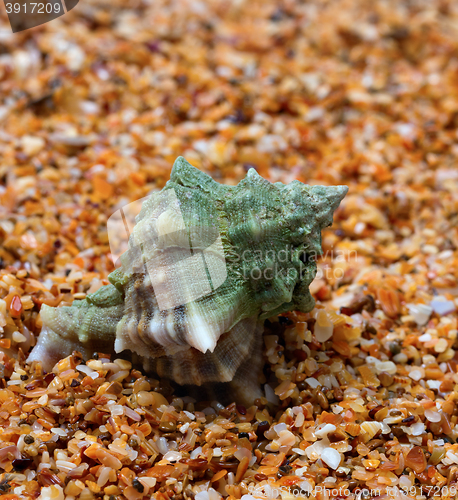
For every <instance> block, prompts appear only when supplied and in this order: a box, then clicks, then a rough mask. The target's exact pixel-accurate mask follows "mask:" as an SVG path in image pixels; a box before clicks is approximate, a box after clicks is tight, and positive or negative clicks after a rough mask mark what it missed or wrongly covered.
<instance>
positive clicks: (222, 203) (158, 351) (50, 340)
mask: <svg viewBox="0 0 458 500" xmlns="http://www.w3.org/2000/svg"><path fill="white" fill-rule="evenodd" d="M347 191H348V188H347V187H346V186H332V187H324V186H308V185H305V184H302V183H301V182H298V181H293V182H291V183H290V184H288V185H284V184H282V183H280V182H276V183H270V182H269V181H267V180H266V179H263V178H262V177H261V176H259V175H258V173H257V172H256V171H255V170H254V169H250V170H249V172H248V174H247V176H246V177H245V179H243V180H242V181H240V182H239V184H237V185H236V186H227V185H222V184H219V183H218V182H216V181H214V180H213V179H212V178H211V177H210V176H208V175H207V174H205V173H203V172H201V171H199V170H198V169H196V168H194V167H193V166H192V165H190V164H189V163H188V162H187V161H186V160H185V159H184V158H181V157H180V158H178V159H177V160H176V161H175V164H174V166H173V169H172V173H171V177H170V181H168V182H167V184H166V186H165V187H164V189H163V190H162V191H161V192H159V193H155V194H152V195H151V196H150V197H149V198H148V199H147V200H146V201H144V203H143V205H142V209H141V211H140V213H139V215H138V216H137V219H136V224H135V227H134V229H133V232H132V234H131V235H130V239H129V249H128V250H127V251H126V252H125V253H124V254H123V255H122V256H121V259H120V260H121V267H120V269H117V270H116V271H114V272H113V273H111V274H110V275H109V277H108V279H109V280H110V282H111V284H110V285H107V286H105V287H102V288H101V289H100V290H99V291H97V292H96V293H95V294H92V295H89V296H88V297H87V298H86V299H84V300H82V301H76V302H75V303H74V304H73V305H72V306H71V307H60V308H51V307H48V306H43V307H42V310H41V315H42V320H43V330H42V332H41V334H40V337H39V339H38V343H37V345H36V346H35V348H34V349H33V351H32V353H31V354H30V356H29V361H32V360H40V361H41V362H42V363H43V365H44V367H45V368H46V369H50V368H51V367H52V366H53V364H54V363H55V362H56V361H57V360H58V359H60V358H61V357H64V356H67V355H69V354H71V352H72V351H73V350H75V349H76V350H79V351H80V352H81V353H82V354H83V356H85V357H89V356H91V354H92V353H93V352H94V351H96V350H99V351H102V352H107V351H108V350H109V351H113V350H114V351H115V352H122V351H126V350H128V351H130V352H131V353H133V356H134V358H135V359H138V360H139V361H140V362H142V363H143V366H144V368H145V369H146V370H148V371H154V372H156V373H158V375H160V376H164V377H167V378H170V379H172V380H174V381H175V382H177V383H178V384H194V385H202V384H206V383H209V382H211V383H218V382H219V383H229V384H232V386H233V389H234V391H236V392H237V390H239V394H240V396H241V397H243V398H244V399H247V394H252V395H254V394H258V393H259V388H258V386H259V384H258V372H259V371H260V370H261V368H260V367H261V364H262V358H261V340H260V339H261V338H262V331H263V329H262V321H263V320H264V319H266V318H269V317H272V316H275V315H277V314H279V313H283V312H286V311H291V310H298V311H303V312H308V311H310V310H311V309H312V308H313V306H314V300H313V298H312V296H311V295H310V292H309V285H310V283H311V282H312V280H313V279H314V277H315V274H316V264H315V261H314V259H313V257H314V256H316V255H319V254H320V253H321V251H322V250H321V230H322V229H323V228H324V227H326V226H329V225H331V224H332V215H333V212H334V211H335V209H336V208H337V207H338V205H339V203H340V201H341V200H342V198H343V197H344V196H345V194H346V193H347ZM241 388H242V389H243V390H240V389H241Z"/></svg>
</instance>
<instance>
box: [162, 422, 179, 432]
mask: <svg viewBox="0 0 458 500" xmlns="http://www.w3.org/2000/svg"><path fill="white" fill-rule="evenodd" d="M176 429H177V424H176V422H174V421H173V420H170V421H168V422H161V423H160V424H159V430H161V431H162V432H174V431H176Z"/></svg>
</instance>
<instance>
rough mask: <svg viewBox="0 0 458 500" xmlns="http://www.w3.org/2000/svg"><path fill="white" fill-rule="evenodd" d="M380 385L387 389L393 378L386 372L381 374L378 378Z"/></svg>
mask: <svg viewBox="0 0 458 500" xmlns="http://www.w3.org/2000/svg"><path fill="white" fill-rule="evenodd" d="M378 378H379V380H380V383H381V384H382V385H383V387H389V386H390V385H392V384H393V380H394V379H393V377H392V376H391V375H390V374H389V373H388V372H382V373H380V374H379V376H378Z"/></svg>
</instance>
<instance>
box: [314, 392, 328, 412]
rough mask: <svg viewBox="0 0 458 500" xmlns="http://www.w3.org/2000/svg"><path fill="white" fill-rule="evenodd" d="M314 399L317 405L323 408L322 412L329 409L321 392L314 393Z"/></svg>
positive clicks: (326, 399)
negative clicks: (316, 400) (315, 398)
mask: <svg viewBox="0 0 458 500" xmlns="http://www.w3.org/2000/svg"><path fill="white" fill-rule="evenodd" d="M316 397H317V399H318V403H319V405H320V406H321V408H323V410H327V409H328V408H329V402H328V398H327V397H326V396H325V395H324V394H323V392H322V391H318V392H317V393H316Z"/></svg>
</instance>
